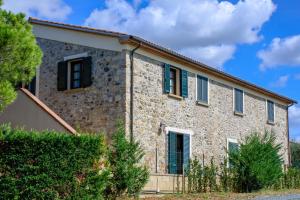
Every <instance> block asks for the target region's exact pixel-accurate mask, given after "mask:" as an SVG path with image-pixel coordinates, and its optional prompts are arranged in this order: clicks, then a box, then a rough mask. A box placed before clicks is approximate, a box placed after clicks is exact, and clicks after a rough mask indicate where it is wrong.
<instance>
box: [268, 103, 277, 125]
mask: <svg viewBox="0 0 300 200" xmlns="http://www.w3.org/2000/svg"><path fill="white" fill-rule="evenodd" d="M267 115H268V123H272V124H273V123H274V122H275V109H274V102H272V101H269V100H268V101H267Z"/></svg>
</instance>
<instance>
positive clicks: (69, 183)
mask: <svg viewBox="0 0 300 200" xmlns="http://www.w3.org/2000/svg"><path fill="white" fill-rule="evenodd" d="M105 149H106V147H105V145H104V139H103V137H101V136H88V135H84V136H74V135H68V134H63V133H56V132H42V133H39V132H34V131H31V132H28V131H24V130H13V129H10V128H9V127H3V126H2V127H1V128H0V154H1V156H0V191H1V195H0V199H103V196H102V195H103V191H104V190H105V188H106V184H107V179H108V174H109V172H108V170H107V169H106V168H105V159H104V156H105Z"/></svg>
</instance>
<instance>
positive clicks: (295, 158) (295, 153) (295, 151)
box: [290, 142, 300, 169]
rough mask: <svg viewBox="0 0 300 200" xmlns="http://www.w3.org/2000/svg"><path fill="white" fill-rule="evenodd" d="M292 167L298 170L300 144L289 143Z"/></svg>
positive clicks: (299, 165) (299, 164) (299, 166)
mask: <svg viewBox="0 0 300 200" xmlns="http://www.w3.org/2000/svg"><path fill="white" fill-rule="evenodd" d="M290 144H291V156H292V160H291V161H292V166H293V167H296V168H299V169H300V144H299V143H296V142H291V143H290Z"/></svg>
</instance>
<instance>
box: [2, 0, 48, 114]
mask: <svg viewBox="0 0 300 200" xmlns="http://www.w3.org/2000/svg"><path fill="white" fill-rule="evenodd" d="M1 5H2V1H1V0H0V6H1ZM41 59H42V51H41V50H40V48H39V46H38V45H37V44H36V40H35V37H34V35H33V33H32V28H31V25H30V24H29V23H28V21H27V20H26V18H25V15H24V14H21V13H20V14H13V13H12V12H8V11H6V10H3V9H1V8H0V111H1V110H3V108H4V107H5V106H7V105H8V104H10V103H12V102H13V101H14V99H15V98H16V91H15V86H16V85H17V84H18V83H20V82H25V83H28V82H29V81H30V80H31V79H32V78H33V76H34V74H35V69H36V67H38V66H39V65H40V63H41Z"/></svg>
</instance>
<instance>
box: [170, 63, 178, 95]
mask: <svg viewBox="0 0 300 200" xmlns="http://www.w3.org/2000/svg"><path fill="white" fill-rule="evenodd" d="M177 85H178V83H177V70H176V69H174V68H171V69H170V94H175V95H176V94H177Z"/></svg>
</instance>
